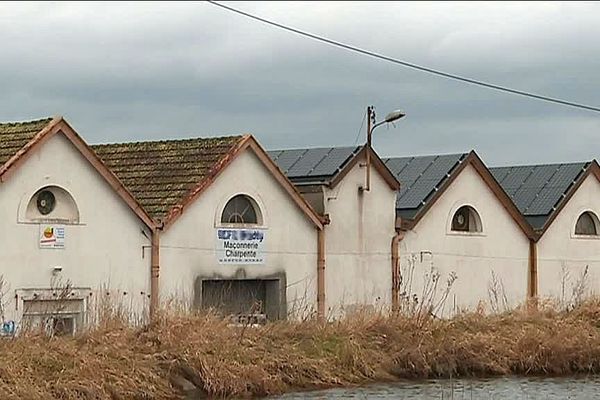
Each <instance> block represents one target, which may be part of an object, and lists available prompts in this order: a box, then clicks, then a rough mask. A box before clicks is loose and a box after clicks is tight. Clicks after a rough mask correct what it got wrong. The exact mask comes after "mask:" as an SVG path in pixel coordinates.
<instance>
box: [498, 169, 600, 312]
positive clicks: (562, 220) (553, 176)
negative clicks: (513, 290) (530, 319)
mask: <svg viewBox="0 0 600 400" xmlns="http://www.w3.org/2000/svg"><path fill="white" fill-rule="evenodd" d="M491 171H492V173H493V174H494V176H495V177H496V179H497V180H498V181H499V182H500V184H501V185H502V186H503V188H504V189H505V190H506V192H507V193H508V194H509V195H510V196H511V198H512V199H513V201H514V202H515V204H516V205H517V206H518V207H519V209H520V210H521V213H522V214H523V215H524V216H525V218H526V219H527V221H528V222H529V223H530V224H531V226H532V228H533V229H534V230H535V233H536V244H535V249H534V251H535V255H536V256H535V261H536V264H535V265H534V270H533V274H532V278H533V280H534V285H533V290H534V293H533V295H535V296H539V297H540V298H541V299H550V300H552V301H553V302H555V303H557V304H558V305H559V306H561V307H569V306H572V305H573V304H575V303H577V302H578V301H581V300H582V299H584V298H586V297H588V296H590V295H598V294H600V223H599V219H598V216H599V215H600V168H599V167H598V163H597V162H596V161H591V162H583V163H569V164H546V165H527V166H515V167H500V168H491Z"/></svg>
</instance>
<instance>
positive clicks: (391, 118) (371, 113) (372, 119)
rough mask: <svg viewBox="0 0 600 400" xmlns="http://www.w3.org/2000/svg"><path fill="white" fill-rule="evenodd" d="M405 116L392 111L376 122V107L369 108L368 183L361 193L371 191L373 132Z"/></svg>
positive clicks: (398, 111)
mask: <svg viewBox="0 0 600 400" xmlns="http://www.w3.org/2000/svg"><path fill="white" fill-rule="evenodd" d="M404 116H406V114H405V113H404V112H402V111H400V110H395V111H392V112H391V113H389V114H388V115H386V116H385V119H384V120H383V121H381V122H376V120H375V109H374V107H373V106H368V107H367V154H366V158H367V160H366V161H367V163H366V167H367V182H366V184H365V186H361V188H360V189H361V191H364V192H368V191H369V190H371V150H372V148H373V146H372V139H371V138H372V136H373V131H374V130H375V128H377V127H378V126H381V125H383V124H389V123H390V122H394V121H397V120H399V119H400V118H402V117H404Z"/></svg>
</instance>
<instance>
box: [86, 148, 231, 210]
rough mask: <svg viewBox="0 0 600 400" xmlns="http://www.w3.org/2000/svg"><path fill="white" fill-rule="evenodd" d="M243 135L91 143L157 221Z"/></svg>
mask: <svg viewBox="0 0 600 400" xmlns="http://www.w3.org/2000/svg"><path fill="white" fill-rule="evenodd" d="M242 138H243V136H226V137H214V138H194V139H182V140H163V141H152V142H130V143H114V144H101V145H92V146H91V147H92V149H93V150H94V151H95V152H96V154H98V156H99V157H100V159H101V160H102V161H103V162H104V164H106V166H107V167H108V168H109V169H110V170H111V171H112V172H113V173H114V174H115V175H117V177H118V178H119V179H120V180H121V182H123V184H124V185H125V187H126V188H127V189H128V190H129V191H130V192H131V193H132V194H133V196H134V197H135V198H136V199H137V201H138V202H139V203H140V204H141V205H142V207H144V209H145V210H146V212H147V213H148V214H149V215H150V216H151V217H152V218H154V219H155V220H157V221H159V220H164V218H165V217H166V216H167V214H168V213H169V212H170V211H171V210H172V209H173V208H174V207H175V206H177V205H182V202H183V201H184V200H185V199H186V198H187V197H188V195H190V194H191V192H192V191H193V190H194V189H195V188H196V187H197V186H198V185H199V184H200V183H201V182H202V181H204V180H205V179H207V178H208V177H209V176H210V175H211V172H212V171H213V170H214V169H215V168H216V167H217V166H218V165H219V163H220V161H221V160H223V159H224V158H225V157H226V156H227V155H228V154H229V153H231V152H232V151H233V150H234V148H235V147H236V146H237V145H238V144H239V143H240V141H241V140H242Z"/></svg>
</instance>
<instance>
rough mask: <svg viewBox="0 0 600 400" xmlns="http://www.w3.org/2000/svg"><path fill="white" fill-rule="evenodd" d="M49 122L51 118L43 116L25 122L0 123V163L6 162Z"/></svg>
mask: <svg viewBox="0 0 600 400" xmlns="http://www.w3.org/2000/svg"><path fill="white" fill-rule="evenodd" d="M51 122H52V118H43V119H38V120H35V121H27V122H8V123H0V165H4V164H6V163H7V162H8V160H10V159H11V158H12V157H13V156H15V155H16V154H17V152H18V151H19V150H21V149H22V148H23V147H25V145H26V144H27V143H29V142H30V141H31V140H32V139H33V138H34V136H35V135H36V134H38V133H39V132H40V131H41V130H42V129H44V128H45V127H46V126H48V125H49V124H50V123H51Z"/></svg>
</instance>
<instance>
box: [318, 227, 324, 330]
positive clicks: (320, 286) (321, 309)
mask: <svg viewBox="0 0 600 400" xmlns="http://www.w3.org/2000/svg"><path fill="white" fill-rule="evenodd" d="M317 317H318V319H319V321H323V320H325V227H323V229H317Z"/></svg>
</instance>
